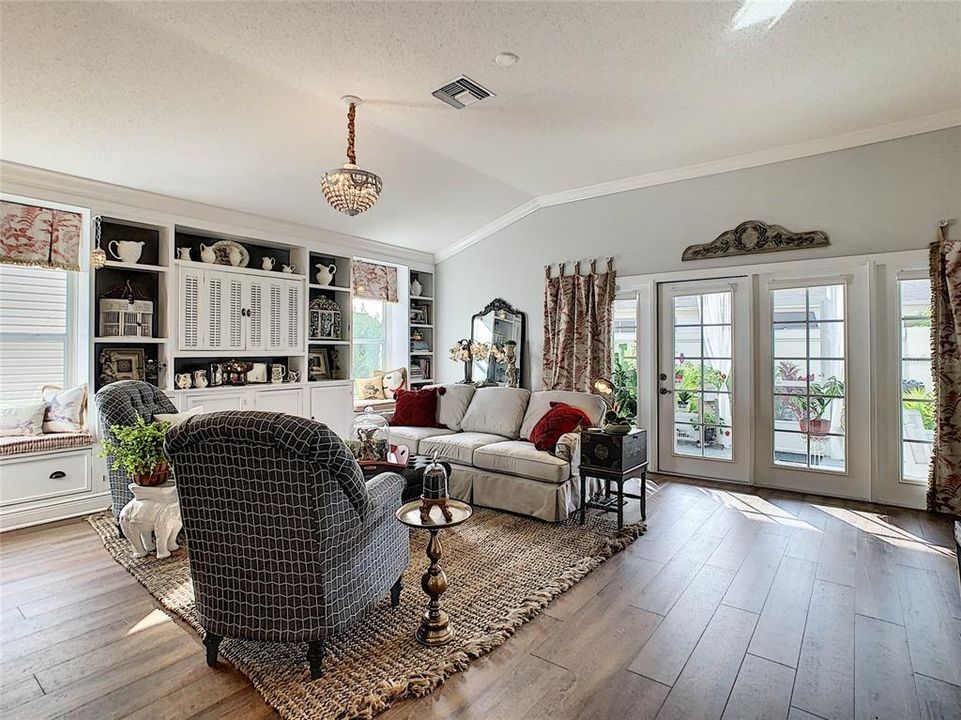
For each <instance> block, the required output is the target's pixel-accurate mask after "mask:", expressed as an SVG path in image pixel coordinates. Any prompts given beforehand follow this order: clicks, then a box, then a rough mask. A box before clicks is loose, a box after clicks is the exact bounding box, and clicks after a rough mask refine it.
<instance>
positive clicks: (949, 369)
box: [928, 224, 961, 515]
mask: <svg viewBox="0 0 961 720" xmlns="http://www.w3.org/2000/svg"><path fill="white" fill-rule="evenodd" d="M959 332H961V241H959V240H949V239H948V230H947V224H942V225H941V228H940V237H939V238H938V240H937V241H936V242H933V243H931V366H932V367H931V372H932V375H933V376H934V386H935V391H936V396H937V397H936V400H935V417H936V418H937V422H936V426H935V437H934V452H933V454H932V457H931V471H930V475H929V478H928V509H929V510H933V511H935V512H943V513H950V514H952V515H961V342H959V337H958V333H959Z"/></svg>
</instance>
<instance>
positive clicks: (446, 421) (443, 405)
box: [430, 383, 477, 431]
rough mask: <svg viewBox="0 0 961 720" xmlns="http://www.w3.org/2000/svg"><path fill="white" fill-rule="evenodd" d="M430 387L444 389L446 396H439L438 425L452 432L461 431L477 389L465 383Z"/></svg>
mask: <svg viewBox="0 0 961 720" xmlns="http://www.w3.org/2000/svg"><path fill="white" fill-rule="evenodd" d="M430 387H437V388H444V394H443V395H440V394H438V396H437V424H438V425H443V426H444V427H446V428H450V429H451V430H455V431H456V430H460V429H461V421H462V420H463V419H464V414H465V413H466V412H467V408H468V407H469V406H470V402H471V400H472V399H473V398H474V393H475V392H476V390H477V388H475V387H474V386H473V385H465V384H463V383H450V384H447V385H431V386H430Z"/></svg>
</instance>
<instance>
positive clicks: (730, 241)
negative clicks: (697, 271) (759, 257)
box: [681, 220, 831, 260]
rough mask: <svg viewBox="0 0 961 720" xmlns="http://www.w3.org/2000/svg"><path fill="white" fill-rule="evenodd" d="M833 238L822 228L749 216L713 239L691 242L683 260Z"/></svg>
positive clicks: (804, 245) (816, 243)
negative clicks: (803, 228)
mask: <svg viewBox="0 0 961 720" xmlns="http://www.w3.org/2000/svg"><path fill="white" fill-rule="evenodd" d="M830 244H831V242H830V240H829V239H828V236H827V233H825V232H821V231H820V230H813V231H810V232H800V233H794V232H791V231H790V230H788V229H787V228H784V227H782V226H780V225H768V224H767V223H765V222H761V221H760V220H747V221H745V222H742V223H741V224H740V225H738V226H737V227H736V228H734V229H733V230H726V231H724V232H722V233H721V234H720V235H718V236H717V237H716V238H714V240H712V241H711V242H709V243H701V244H698V245H688V246H687V247H686V248H685V249H684V254H683V255H681V260H704V259H706V258H715V257H731V256H733V255H748V254H752V253H762V252H775V251H777V250H803V249H807V248H818V247H827V246H828V245H830Z"/></svg>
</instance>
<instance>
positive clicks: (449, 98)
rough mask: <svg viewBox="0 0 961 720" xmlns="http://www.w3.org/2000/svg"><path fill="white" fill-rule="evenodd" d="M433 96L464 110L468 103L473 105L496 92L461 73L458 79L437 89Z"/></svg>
mask: <svg viewBox="0 0 961 720" xmlns="http://www.w3.org/2000/svg"><path fill="white" fill-rule="evenodd" d="M432 94H433V96H434V97H435V98H437V99H438V100H443V101H444V102H445V103H447V104H448V105H450V106H451V107H452V108H456V109H457V110H463V109H464V108H465V107H467V106H468V105H473V104H474V103H476V102H480V101H481V100H484V99H486V98H489V97H494V93H492V92H491V91H490V90H487V89H485V88H483V87H481V86H480V85H478V84H477V83H476V82H474V81H473V80H471V79H470V78H469V77H467V76H466V75H461V76H460V77H459V78H457V79H456V80H451V81H450V82H449V83H447V84H446V85H444V87H442V88H440V89H439V90H435V91H434V92H433V93H432Z"/></svg>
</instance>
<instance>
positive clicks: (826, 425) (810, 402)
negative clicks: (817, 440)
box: [791, 376, 844, 435]
mask: <svg viewBox="0 0 961 720" xmlns="http://www.w3.org/2000/svg"><path fill="white" fill-rule="evenodd" d="M809 392H810V395H809V396H808V397H806V398H804V397H792V398H791V404H792V406H793V408H794V411H795V413H796V414H797V419H798V421H797V422H798V427H799V428H800V429H801V432H809V433H811V435H827V434H828V433H829V432H831V418H825V417H824V413H826V412H827V410H828V408H829V407H831V401H832V400H835V399H837V398H843V397H844V383H843V382H841V381H840V380H838V379H837V378H836V377H834V376H831V377H829V378H827V379H826V380H825V381H824V382H820V383H816V382H812V383H811V385H810V390H809ZM805 401H806V402H807V408H806V409H807V413H806V415H807V416H806V417H805Z"/></svg>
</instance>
